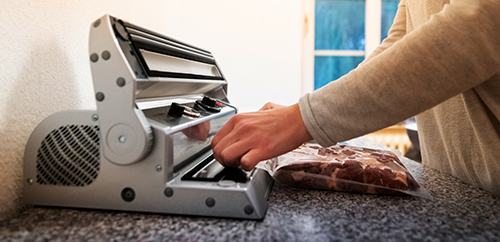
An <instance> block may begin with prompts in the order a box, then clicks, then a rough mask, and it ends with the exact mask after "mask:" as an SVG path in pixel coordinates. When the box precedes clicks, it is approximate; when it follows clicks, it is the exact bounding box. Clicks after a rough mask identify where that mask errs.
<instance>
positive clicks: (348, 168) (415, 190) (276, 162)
mask: <svg viewBox="0 0 500 242" xmlns="http://www.w3.org/2000/svg"><path fill="white" fill-rule="evenodd" d="M257 167H258V168H261V169H264V170H267V171H268V172H269V173H270V174H271V176H272V177H273V178H274V179H275V180H277V181H279V182H281V183H284V184H286V185H289V186H292V187H301V188H312V189H324V190H335V191H344V192H358V193H369V194H390V195H403V194H410V195H415V196H421V197H428V198H429V197H430V195H429V194H428V193H427V192H426V191H425V189H423V188H422V187H421V186H420V185H419V184H418V182H417V181H416V180H415V179H414V178H413V177H412V175H411V174H410V173H409V172H408V170H407V169H406V167H405V166H404V165H403V163H402V162H401V161H400V158H399V157H398V156H397V155H396V154H395V153H394V152H392V151H390V150H384V149H370V148H363V147H356V146H348V145H338V144H337V145H334V146H330V147H328V148H323V147H321V146H319V145H317V144H309V143H307V144H303V145H302V146H300V147H299V148H297V149H295V150H293V151H291V152H289V153H286V154H284V155H281V156H278V157H276V158H273V159H271V160H267V161H264V162H261V163H259V164H258V166H257Z"/></svg>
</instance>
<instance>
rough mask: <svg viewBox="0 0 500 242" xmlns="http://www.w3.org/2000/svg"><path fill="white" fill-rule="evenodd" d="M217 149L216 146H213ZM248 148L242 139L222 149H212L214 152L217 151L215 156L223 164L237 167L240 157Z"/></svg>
mask: <svg viewBox="0 0 500 242" xmlns="http://www.w3.org/2000/svg"><path fill="white" fill-rule="evenodd" d="M215 150H217V148H215ZM249 150H250V146H249V145H248V144H246V142H244V141H238V142H236V143H233V144H231V145H229V146H227V147H226V148H225V149H224V150H222V151H214V153H219V155H217V157H218V158H219V159H217V158H216V160H217V161H219V162H220V163H221V164H222V165H224V166H229V167H238V166H240V159H241V157H242V156H243V155H244V154H246V153H247V152H248V151H249Z"/></svg>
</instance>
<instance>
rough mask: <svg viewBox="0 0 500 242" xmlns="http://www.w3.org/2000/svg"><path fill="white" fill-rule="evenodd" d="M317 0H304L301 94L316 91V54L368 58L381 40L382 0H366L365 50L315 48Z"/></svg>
mask: <svg viewBox="0 0 500 242" xmlns="http://www.w3.org/2000/svg"><path fill="white" fill-rule="evenodd" d="M315 4H316V0H302V11H303V36H302V78H301V79H302V83H301V84H302V85H301V86H302V88H301V95H305V94H306V93H311V92H313V91H314V57H315V56H364V57H365V58H367V57H368V56H369V55H370V54H371V53H372V52H373V51H374V50H375V49H376V48H377V47H378V46H379V45H380V42H381V28H382V0H365V41H366V42H365V50H364V51H362V50H315V49H314V31H315V28H314V27H315V25H314V19H315Z"/></svg>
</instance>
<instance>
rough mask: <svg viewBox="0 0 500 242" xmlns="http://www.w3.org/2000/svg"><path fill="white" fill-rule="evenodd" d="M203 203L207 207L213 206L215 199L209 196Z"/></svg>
mask: <svg viewBox="0 0 500 242" xmlns="http://www.w3.org/2000/svg"><path fill="white" fill-rule="evenodd" d="M205 204H206V205H207V206H208V207H210V208H211V207H213V206H215V199H213V198H211V197H209V198H207V200H205Z"/></svg>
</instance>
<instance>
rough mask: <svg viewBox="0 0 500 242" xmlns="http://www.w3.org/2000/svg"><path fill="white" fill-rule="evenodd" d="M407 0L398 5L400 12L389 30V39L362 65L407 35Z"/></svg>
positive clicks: (397, 12) (398, 11) (402, 0)
mask: <svg viewBox="0 0 500 242" xmlns="http://www.w3.org/2000/svg"><path fill="white" fill-rule="evenodd" d="M405 1H406V0H401V2H400V3H399V5H398V10H397V11H396V16H394V21H393V22H392V26H391V28H390V29H389V33H388V35H387V38H385V39H384V40H383V41H382V43H381V44H380V45H379V46H378V47H377V48H376V49H375V50H374V51H373V52H372V53H371V54H370V55H369V56H368V57H367V58H366V59H365V60H364V61H363V62H362V63H361V64H362V65H363V64H365V63H367V62H368V61H369V60H371V59H372V58H374V57H375V56H377V55H379V54H380V53H382V52H383V51H384V50H386V49H387V48H389V47H391V46H392V45H393V44H394V43H396V42H397V41H399V40H400V39H401V38H403V36H405V34H406V5H405V4H406V2H405Z"/></svg>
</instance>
